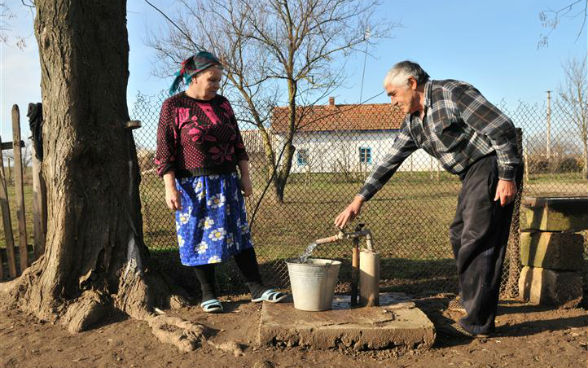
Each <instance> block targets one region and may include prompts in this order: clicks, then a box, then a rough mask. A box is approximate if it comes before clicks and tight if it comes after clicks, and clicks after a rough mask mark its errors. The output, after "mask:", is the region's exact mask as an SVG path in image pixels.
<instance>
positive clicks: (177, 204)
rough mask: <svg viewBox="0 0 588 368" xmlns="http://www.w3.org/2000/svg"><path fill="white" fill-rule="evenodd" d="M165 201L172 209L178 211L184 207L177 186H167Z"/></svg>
mask: <svg viewBox="0 0 588 368" xmlns="http://www.w3.org/2000/svg"><path fill="white" fill-rule="evenodd" d="M165 203H166V204H167V207H168V208H169V209H170V210H173V211H177V210H181V209H182V199H181V197H180V192H178V190H177V189H176V188H175V187H166V188H165Z"/></svg>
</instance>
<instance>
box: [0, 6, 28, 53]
mask: <svg viewBox="0 0 588 368" xmlns="http://www.w3.org/2000/svg"><path fill="white" fill-rule="evenodd" d="M13 6H14V5H13ZM21 6H24V7H28V8H32V7H33V5H32V4H31V3H30V2H28V1H25V0H22V5H21ZM13 9H14V8H12V9H11V7H9V6H8V5H7V4H6V0H0V44H2V43H3V44H9V43H12V42H14V44H15V45H16V47H18V48H19V49H21V50H22V49H24V48H25V47H26V46H27V44H26V41H25V39H24V38H23V37H22V36H20V35H15V34H13V33H12V31H11V29H12V23H13V22H15V21H16V18H17V17H16V14H15V13H14V10H13Z"/></svg>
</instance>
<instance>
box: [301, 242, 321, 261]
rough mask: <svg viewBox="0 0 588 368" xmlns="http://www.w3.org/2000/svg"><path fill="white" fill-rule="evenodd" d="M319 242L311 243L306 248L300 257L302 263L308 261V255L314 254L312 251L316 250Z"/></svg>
mask: <svg viewBox="0 0 588 368" xmlns="http://www.w3.org/2000/svg"><path fill="white" fill-rule="evenodd" d="M316 246H317V244H316V243H311V244H310V245H309V246H308V247H307V248H306V250H305V251H304V253H303V254H302V255H301V256H300V257H299V258H298V261H299V262H300V263H306V261H307V260H308V257H310V255H311V254H312V251H313V250H314V248H316Z"/></svg>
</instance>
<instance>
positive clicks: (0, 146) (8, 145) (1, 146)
mask: <svg viewBox="0 0 588 368" xmlns="http://www.w3.org/2000/svg"><path fill="white" fill-rule="evenodd" d="M24 146H25V144H24V141H20V147H21V148H22V147H24ZM0 149H2V151H6V150H11V149H12V142H2V144H0Z"/></svg>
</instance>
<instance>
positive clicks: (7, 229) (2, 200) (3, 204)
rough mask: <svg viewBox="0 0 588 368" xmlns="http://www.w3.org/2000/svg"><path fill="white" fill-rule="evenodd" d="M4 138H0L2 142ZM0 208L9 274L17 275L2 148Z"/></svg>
mask: <svg viewBox="0 0 588 368" xmlns="http://www.w3.org/2000/svg"><path fill="white" fill-rule="evenodd" d="M1 143H2V138H0V144H1ZM0 163H2V165H1V166H0V210H1V211H2V224H3V226H4V239H5V241H6V258H7V261H6V262H7V263H8V274H9V275H10V277H12V278H14V277H16V258H15V255H14V236H13V234H12V221H11V220H10V206H9V205H8V188H7V186H6V185H7V184H6V176H5V175H4V160H3V158H2V151H1V150H0Z"/></svg>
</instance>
